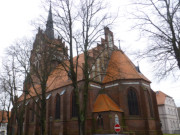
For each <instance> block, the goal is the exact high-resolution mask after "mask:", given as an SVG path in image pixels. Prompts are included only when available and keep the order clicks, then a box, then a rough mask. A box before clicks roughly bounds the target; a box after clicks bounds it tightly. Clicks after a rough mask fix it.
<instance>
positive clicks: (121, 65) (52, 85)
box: [19, 48, 150, 101]
mask: <svg viewBox="0 0 180 135" xmlns="http://www.w3.org/2000/svg"><path fill="white" fill-rule="evenodd" d="M95 49H97V48H95ZM89 52H92V49H91V50H89ZM76 59H77V56H76V57H74V58H73V60H74V61H76ZM68 63H69V61H66V62H65V64H67V65H68ZM83 63H84V54H80V55H79V58H78V64H79V65H78V70H77V72H78V81H80V80H82V79H83V71H82V67H83V66H82V65H83ZM117 79H143V80H145V81H147V82H150V81H149V80H148V79H147V78H146V77H145V76H144V75H143V74H141V73H139V72H138V71H137V70H136V68H135V66H134V64H133V63H132V62H131V61H130V60H129V58H128V57H127V56H126V55H125V54H124V53H123V52H122V51H113V52H112V55H111V58H110V60H109V64H108V67H107V70H106V76H105V77H104V80H103V83H107V82H111V81H114V80H117ZM71 83H72V82H71V80H69V79H68V75H67V72H66V71H65V70H64V67H63V66H62V65H61V64H60V65H59V66H57V67H56V69H55V70H54V71H52V73H51V75H50V76H49V78H48V81H47V88H48V89H47V91H46V92H49V91H52V90H54V89H57V88H60V87H63V86H66V85H69V84H71ZM35 87H36V88H37V89H38V93H40V85H36V86H35ZM29 92H30V94H31V96H36V92H35V91H34V89H33V87H31V88H30V90H29ZM23 97H24V95H21V96H20V98H19V101H21V100H23ZM28 98H30V96H28V97H27V99H28Z"/></svg>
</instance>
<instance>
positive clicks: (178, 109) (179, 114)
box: [177, 107, 180, 119]
mask: <svg viewBox="0 0 180 135" xmlns="http://www.w3.org/2000/svg"><path fill="white" fill-rule="evenodd" d="M177 111H178V116H179V119H180V107H178V108H177Z"/></svg>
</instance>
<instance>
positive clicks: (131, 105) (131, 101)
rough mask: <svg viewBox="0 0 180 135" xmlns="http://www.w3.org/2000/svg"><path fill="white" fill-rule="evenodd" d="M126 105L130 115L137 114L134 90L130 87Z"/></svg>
mask: <svg viewBox="0 0 180 135" xmlns="http://www.w3.org/2000/svg"><path fill="white" fill-rule="evenodd" d="M128 107H129V114H130V115H139V108H138V101H137V96H136V92H135V91H134V90H132V89H130V90H129V91H128Z"/></svg>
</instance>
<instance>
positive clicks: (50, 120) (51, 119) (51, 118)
mask: <svg viewBox="0 0 180 135" xmlns="http://www.w3.org/2000/svg"><path fill="white" fill-rule="evenodd" d="M52 121H53V117H52V116H50V117H49V122H50V135H52Z"/></svg>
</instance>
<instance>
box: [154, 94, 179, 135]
mask: <svg viewBox="0 0 180 135" xmlns="http://www.w3.org/2000/svg"><path fill="white" fill-rule="evenodd" d="M156 98H157V104H158V110H159V117H160V120H161V124H162V127H161V129H162V131H163V133H168V134H174V133H177V132H179V130H180V125H179V116H178V112H177V107H176V104H175V102H174V99H173V98H172V97H170V96H168V95H167V94H165V93H163V92H162V91H157V92H156ZM179 133H180V132H179Z"/></svg>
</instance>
